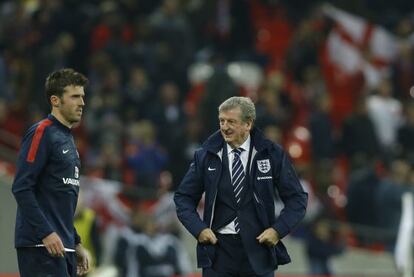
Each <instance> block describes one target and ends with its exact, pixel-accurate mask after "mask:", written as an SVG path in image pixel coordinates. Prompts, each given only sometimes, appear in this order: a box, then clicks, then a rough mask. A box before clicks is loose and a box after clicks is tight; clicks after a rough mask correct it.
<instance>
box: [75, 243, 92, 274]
mask: <svg viewBox="0 0 414 277" xmlns="http://www.w3.org/2000/svg"><path fill="white" fill-rule="evenodd" d="M75 250H76V251H75V253H76V260H77V262H78V266H77V273H78V275H79V276H82V275H84V274H86V273H88V272H89V269H90V267H89V266H90V262H91V255H90V254H89V251H88V250H86V249H85V248H84V247H83V246H82V245H81V244H78V245H76V248H75Z"/></svg>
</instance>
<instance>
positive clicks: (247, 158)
mask: <svg viewBox="0 0 414 277" xmlns="http://www.w3.org/2000/svg"><path fill="white" fill-rule="evenodd" d="M218 110H219V112H218V117H219V124H220V130H219V131H217V132H215V133H214V134H212V135H211V136H210V137H209V138H208V139H207V141H206V142H205V143H204V144H203V145H202V147H201V149H199V150H197V151H196V152H195V155H194V159H193V161H192V163H191V164H190V168H189V169H188V172H187V174H186V175H185V177H184V178H183V180H182V182H181V184H180V185H179V187H178V189H177V191H176V192H175V196H174V201H175V205H176V209H177V215H178V218H179V220H180V221H181V223H182V224H183V225H184V227H185V228H186V229H187V230H188V231H189V232H190V233H191V234H192V235H193V236H194V237H195V238H196V239H197V241H198V244H197V260H198V267H201V268H203V276H224V275H223V274H225V275H226V276H227V275H229V276H230V275H231V276H274V271H275V270H276V269H277V267H278V265H282V264H286V263H289V262H290V261H291V260H290V257H289V255H288V252H287V250H286V248H285V246H284V245H283V243H282V241H281V239H283V238H284V237H285V236H286V235H287V234H288V233H289V232H290V231H292V229H293V228H294V227H295V226H296V225H297V224H298V223H299V222H300V220H301V219H302V218H303V216H304V215H305V210H306V206H307V194H306V193H305V192H304V191H303V189H302V186H301V184H300V182H299V179H298V177H297V174H296V172H295V170H294V168H293V165H292V163H291V162H290V160H289V158H288V155H287V154H286V152H285V151H284V150H283V149H282V148H281V147H280V146H279V145H276V144H274V143H272V142H271V141H270V140H267V139H265V137H264V135H263V133H262V132H261V131H260V130H258V129H257V128H255V127H253V123H254V120H255V118H256V111H255V106H254V104H253V102H252V101H251V100H250V99H249V98H247V97H231V98H229V99H227V100H225V101H224V102H223V103H221V105H220V106H219V109H218ZM276 192H277V193H278V194H279V196H280V198H281V200H282V201H283V203H284V208H283V210H282V211H281V213H280V215H279V216H277V217H276V215H275V206H274V203H275V201H274V198H275V193H276ZM203 193H205V204H204V215H203V218H200V215H199V214H198V213H197V206H198V203H199V202H200V199H201V197H202V195H203Z"/></svg>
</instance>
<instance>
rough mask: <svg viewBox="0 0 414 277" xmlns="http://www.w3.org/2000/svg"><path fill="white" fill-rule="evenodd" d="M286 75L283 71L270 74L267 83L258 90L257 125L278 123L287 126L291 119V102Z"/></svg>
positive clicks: (260, 126) (263, 126)
mask: <svg viewBox="0 0 414 277" xmlns="http://www.w3.org/2000/svg"><path fill="white" fill-rule="evenodd" d="M284 78H285V76H284V75H283V74H282V73H281V72H273V73H271V74H269V76H268V77H267V80H266V84H265V85H264V86H263V87H262V89H261V90H260V91H259V92H258V99H257V102H256V118H257V119H256V123H255V124H256V126H257V127H259V128H265V127H266V126H267V125H270V124H272V125H278V126H280V127H281V128H287V126H288V123H289V120H290V119H291V103H290V100H289V98H288V96H287V93H286V92H285V91H284V85H285V80H284Z"/></svg>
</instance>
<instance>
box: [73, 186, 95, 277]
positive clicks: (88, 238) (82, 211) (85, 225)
mask: <svg viewBox="0 0 414 277" xmlns="http://www.w3.org/2000/svg"><path fill="white" fill-rule="evenodd" d="M74 225H75V227H76V230H77V232H78V234H79V236H80V237H81V239H82V245H83V247H85V248H86V249H87V250H88V251H89V253H90V254H91V258H92V260H91V264H90V266H91V268H92V270H91V273H92V272H93V271H94V269H95V268H96V267H98V266H99V265H100V261H101V259H100V258H101V253H102V247H101V246H102V245H101V240H100V233H99V231H98V217H97V215H96V214H95V211H93V210H92V209H90V208H88V207H87V206H86V205H85V203H84V199H83V193H82V191H81V192H80V194H79V198H78V205H77V206H76V211H75V217H74Z"/></svg>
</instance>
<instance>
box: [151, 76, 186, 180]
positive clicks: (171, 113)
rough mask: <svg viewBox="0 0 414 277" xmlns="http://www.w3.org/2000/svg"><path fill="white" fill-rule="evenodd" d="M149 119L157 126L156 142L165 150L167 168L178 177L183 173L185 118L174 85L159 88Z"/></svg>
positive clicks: (177, 91) (168, 83)
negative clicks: (167, 159) (167, 157)
mask: <svg viewBox="0 0 414 277" xmlns="http://www.w3.org/2000/svg"><path fill="white" fill-rule="evenodd" d="M149 117H150V118H151V120H152V122H154V124H155V125H156V126H157V130H158V131H157V141H158V142H159V143H160V144H161V145H163V146H164V147H165V148H166V150H167V153H168V156H169V162H168V165H167V168H168V169H169V170H170V171H171V172H172V174H173V176H175V177H178V176H177V175H178V174H180V175H181V174H183V172H184V171H185V167H183V165H182V163H181V162H182V161H181V159H182V156H183V151H184V146H183V144H182V142H183V141H184V140H185V138H184V135H185V133H184V128H185V124H186V117H185V114H184V111H183V108H182V104H181V102H180V91H179V88H178V86H177V85H176V84H175V83H173V82H167V83H164V84H162V85H161V86H160V88H159V97H158V99H156V100H155V101H154V105H153V106H152V107H151V112H150V115H149Z"/></svg>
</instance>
